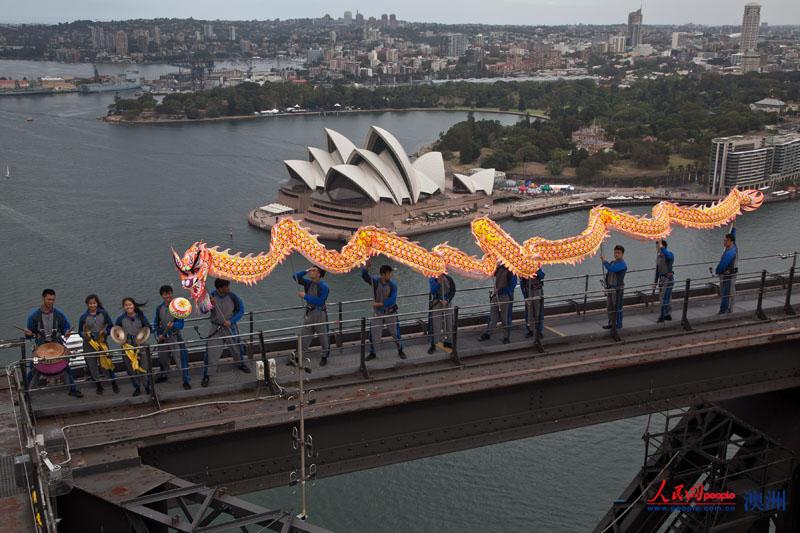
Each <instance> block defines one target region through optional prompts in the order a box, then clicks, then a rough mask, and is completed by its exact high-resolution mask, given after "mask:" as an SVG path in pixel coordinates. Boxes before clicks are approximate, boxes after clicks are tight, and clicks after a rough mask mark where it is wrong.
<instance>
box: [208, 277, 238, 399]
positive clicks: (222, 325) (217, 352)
mask: <svg viewBox="0 0 800 533" xmlns="http://www.w3.org/2000/svg"><path fill="white" fill-rule="evenodd" d="M210 297H211V298H212V302H213V305H214V307H213V308H212V309H211V313H210V317H209V318H210V321H211V324H210V329H209V333H208V336H207V337H206V338H207V339H208V342H207V343H206V355H205V365H204V366H203V381H202V382H201V383H200V384H201V385H202V386H203V387H208V384H209V382H210V381H211V378H210V374H214V373H216V372H217V370H218V368H219V359H220V357H222V353H223V352H224V351H225V349H226V348H228V349H229V350H230V351H231V352H232V353H231V355H232V356H233V358H234V359H238V361H239V364H238V368H239V370H241V371H242V372H244V373H245V374H249V373H250V372H251V371H250V367H249V366H247V362H246V360H245V355H246V354H245V349H244V345H243V344H241V342H240V341H239V326H238V322H239V320H241V319H242V316H244V302H242V299H241V298H239V296H237V295H236V294H235V293H233V292H231V283H230V282H229V281H228V280H226V279H220V278H217V279H215V280H214V291H213V292H212V293H211V295H210Z"/></svg>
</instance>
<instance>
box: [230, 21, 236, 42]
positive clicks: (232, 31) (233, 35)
mask: <svg viewBox="0 0 800 533" xmlns="http://www.w3.org/2000/svg"><path fill="white" fill-rule="evenodd" d="M228 40H229V41H235V40H236V26H234V25H231V26H230V27H229V28H228Z"/></svg>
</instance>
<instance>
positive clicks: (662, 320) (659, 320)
mask: <svg viewBox="0 0 800 533" xmlns="http://www.w3.org/2000/svg"><path fill="white" fill-rule="evenodd" d="M665 320H666V318H664V317H663V316H660V317H658V320H656V322H658V323H659V324H661V323H662V322H664V321H665Z"/></svg>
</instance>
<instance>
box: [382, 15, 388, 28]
mask: <svg viewBox="0 0 800 533" xmlns="http://www.w3.org/2000/svg"><path fill="white" fill-rule="evenodd" d="M388 26H389V15H387V14H386V13H384V14H383V15H381V28H386V27H388Z"/></svg>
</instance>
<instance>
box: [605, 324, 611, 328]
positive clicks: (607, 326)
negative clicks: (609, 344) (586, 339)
mask: <svg viewBox="0 0 800 533" xmlns="http://www.w3.org/2000/svg"><path fill="white" fill-rule="evenodd" d="M603 329H611V325H610V324H606V325H605V326H603Z"/></svg>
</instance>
